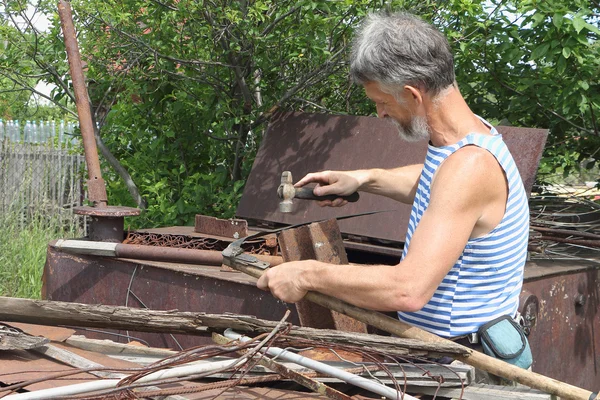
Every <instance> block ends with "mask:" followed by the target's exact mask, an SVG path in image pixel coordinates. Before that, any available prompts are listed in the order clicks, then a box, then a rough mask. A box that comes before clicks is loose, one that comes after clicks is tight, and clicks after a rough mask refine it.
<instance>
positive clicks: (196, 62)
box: [91, 15, 233, 68]
mask: <svg viewBox="0 0 600 400" xmlns="http://www.w3.org/2000/svg"><path fill="white" fill-rule="evenodd" d="M91 17H92V18H94V19H96V20H98V21H99V22H101V23H102V24H105V25H106V26H108V27H109V28H110V29H111V30H113V31H114V32H116V33H117V34H119V35H121V36H125V37H126V38H127V39H129V40H130V41H132V42H134V43H137V44H139V45H141V46H142V47H145V48H146V49H148V50H150V52H152V53H153V54H154V56H155V57H156V58H161V59H164V60H168V61H172V62H176V63H179V64H185V65H210V66H219V67H226V68H233V66H232V65H228V64H224V63H221V62H218V61H199V60H184V59H182V58H176V57H171V56H167V55H166V54H162V53H161V52H159V51H158V50H156V49H154V48H153V47H152V46H150V45H149V44H148V43H146V42H144V41H143V40H141V39H139V38H137V37H135V36H133V35H131V34H129V33H127V32H125V31H122V30H120V29H117V28H116V27H115V26H114V25H111V24H110V23H109V22H108V21H105V20H104V19H103V18H100V17H97V16H93V15H92V16H91Z"/></svg>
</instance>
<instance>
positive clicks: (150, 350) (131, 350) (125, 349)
mask: <svg viewBox="0 0 600 400" xmlns="http://www.w3.org/2000/svg"><path fill="white" fill-rule="evenodd" d="M65 343H66V344H69V345H71V346H74V347H77V348H80V349H82V350H87V351H95V352H97V353H102V354H107V355H117V354H124V355H127V356H129V355H132V356H133V355H139V356H151V357H156V358H165V357H170V356H172V355H175V354H178V353H179V352H178V351H174V350H169V349H160V348H156V347H146V346H133V345H130V344H124V343H117V342H113V341H112V340H108V339H88V338H86V337H85V336H81V335H73V336H71V337H70V338H68V339H67V340H65Z"/></svg>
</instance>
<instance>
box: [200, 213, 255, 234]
mask: <svg viewBox="0 0 600 400" xmlns="http://www.w3.org/2000/svg"><path fill="white" fill-rule="evenodd" d="M194 232H197V233H201V234H203V235H214V236H224V237H228V238H234V239H237V238H240V237H246V236H248V222H246V221H245V220H243V219H220V218H215V217H208V216H206V215H200V214H197V215H196V220H195V224H194Z"/></svg>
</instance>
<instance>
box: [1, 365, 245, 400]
mask: <svg viewBox="0 0 600 400" xmlns="http://www.w3.org/2000/svg"><path fill="white" fill-rule="evenodd" d="M245 361H246V360H241V361H238V360H225V361H214V362H209V363H206V364H197V363H190V364H186V365H182V366H180V367H175V368H171V369H163V370H159V371H156V372H153V373H151V374H149V375H145V376H143V377H141V378H140V379H138V380H137V381H136V382H138V383H144V382H154V381H159V380H162V379H168V378H174V377H180V376H187V375H196V374H204V373H209V372H212V371H215V372H216V371H219V370H221V369H223V368H233V367H235V366H239V365H241V364H243V363H244V362H245ZM119 382H121V379H103V380H99V381H91V382H85V383H77V384H74V385H68V386H61V387H57V388H52V389H40V390H36V391H33V392H28V393H19V394H13V395H9V396H6V397H4V398H5V399H7V400H9V399H10V400H36V399H51V398H54V397H58V396H71V395H75V394H79V393H90V392H95V391H98V390H103V389H110V388H114V387H117V385H118V384H119Z"/></svg>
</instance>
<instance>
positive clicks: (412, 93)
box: [404, 85, 423, 106]
mask: <svg viewBox="0 0 600 400" xmlns="http://www.w3.org/2000/svg"><path fill="white" fill-rule="evenodd" d="M404 93H405V96H406V99H407V100H408V101H413V102H414V104H415V105H416V106H420V105H421V104H423V94H422V93H421V90H420V89H418V88H416V87H414V86H410V85H404Z"/></svg>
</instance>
